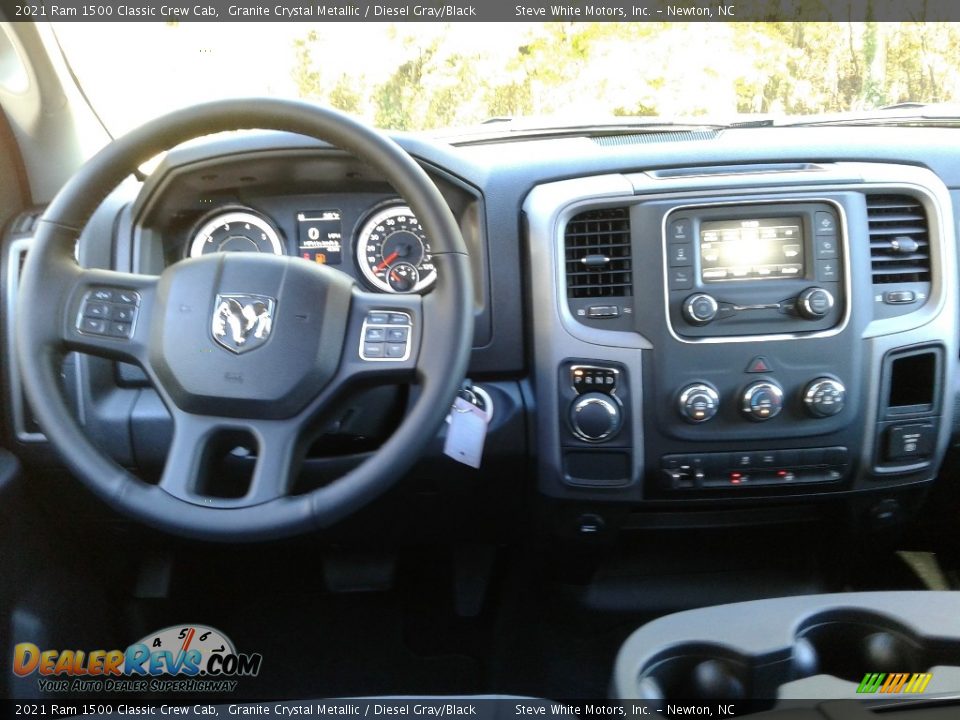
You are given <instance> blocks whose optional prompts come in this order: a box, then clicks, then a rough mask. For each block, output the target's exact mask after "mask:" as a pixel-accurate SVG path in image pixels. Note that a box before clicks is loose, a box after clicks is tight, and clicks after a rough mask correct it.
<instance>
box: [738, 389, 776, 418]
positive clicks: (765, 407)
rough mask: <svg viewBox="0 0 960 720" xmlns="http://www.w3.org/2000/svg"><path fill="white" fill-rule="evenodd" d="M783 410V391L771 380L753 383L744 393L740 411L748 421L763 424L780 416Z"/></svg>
mask: <svg viewBox="0 0 960 720" xmlns="http://www.w3.org/2000/svg"><path fill="white" fill-rule="evenodd" d="M782 409H783V390H781V389H780V386H779V385H777V384H776V383H773V382H770V381H769V380H761V381H760V382H755V383H751V384H750V385H748V386H747V389H746V390H744V391H743V397H742V399H741V402H740V410H741V412H743V414H744V415H746V416H747V419H748V420H754V421H756V422H763V421H764V420H770V419H771V418H775V417H776V416H777V415H779V414H780V411H781V410H782Z"/></svg>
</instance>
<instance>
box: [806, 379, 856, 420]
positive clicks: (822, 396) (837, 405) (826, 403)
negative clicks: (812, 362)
mask: <svg viewBox="0 0 960 720" xmlns="http://www.w3.org/2000/svg"><path fill="white" fill-rule="evenodd" d="M846 396H847V389H846V388H845V387H844V386H843V383H841V382H839V381H838V380H833V379H832V378H817V379H816V380H813V381H811V382H810V383H809V384H808V385H807V387H806V388H804V390H803V405H804V407H805V408H806V409H807V412H808V413H810V414H811V415H813V417H818V418H825V417H831V416H833V415H837V414H838V413H840V411H841V410H843V405H844V401H845V400H846Z"/></svg>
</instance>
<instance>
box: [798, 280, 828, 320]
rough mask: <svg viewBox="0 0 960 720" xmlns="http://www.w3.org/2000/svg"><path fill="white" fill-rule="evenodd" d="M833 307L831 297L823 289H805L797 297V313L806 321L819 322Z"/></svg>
mask: <svg viewBox="0 0 960 720" xmlns="http://www.w3.org/2000/svg"><path fill="white" fill-rule="evenodd" d="M832 307H833V295H831V294H830V292H829V291H827V290H824V289H823V288H818V287H812V288H807V289H806V290H804V291H803V292H802V293H800V294H799V295H798V296H797V311H798V312H799V313H800V315H802V316H803V317H805V318H806V319H807V320H820V319H821V318H824V317H826V316H827V313H828V312H830V308H832Z"/></svg>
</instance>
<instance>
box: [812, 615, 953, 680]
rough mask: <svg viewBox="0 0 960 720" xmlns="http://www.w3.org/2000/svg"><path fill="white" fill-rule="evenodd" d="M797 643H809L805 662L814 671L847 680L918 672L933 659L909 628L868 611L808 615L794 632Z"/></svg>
mask: <svg viewBox="0 0 960 720" xmlns="http://www.w3.org/2000/svg"><path fill="white" fill-rule="evenodd" d="M797 642H798V643H805V644H807V645H808V646H809V648H810V650H809V652H808V654H812V658H811V659H810V660H809V661H808V662H809V665H810V666H811V668H810V669H812V670H814V672H815V673H821V674H826V675H833V676H834V677H838V678H841V679H843V680H849V681H851V682H860V680H862V679H863V676H864V674H865V673H868V672H870V673H873V672H878V673H894V672H907V671H909V672H922V671H924V670H927V669H929V668H930V666H932V665H934V664H936V662H937V658H936V657H935V653H933V652H931V651H930V648H927V647H925V646H924V643H923V642H922V641H921V640H920V639H919V638H917V637H916V636H914V635H913V633H911V632H910V631H909V630H907V629H905V628H904V627H903V626H901V625H900V624H899V623H897V622H896V621H894V620H892V619H891V618H888V617H884V616H882V615H874V614H869V613H862V612H860V613H843V612H832V613H827V614H824V615H821V616H819V617H815V618H811V619H810V620H808V621H807V622H806V623H805V627H804V628H803V629H801V630H800V632H798V633H797ZM804 674H807V673H804ZM810 674H813V673H810Z"/></svg>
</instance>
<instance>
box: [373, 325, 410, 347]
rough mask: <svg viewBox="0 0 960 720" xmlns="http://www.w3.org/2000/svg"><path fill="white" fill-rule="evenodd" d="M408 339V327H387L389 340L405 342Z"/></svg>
mask: <svg viewBox="0 0 960 720" xmlns="http://www.w3.org/2000/svg"><path fill="white" fill-rule="evenodd" d="M368 332H369V331H368ZM406 341H407V328H405V327H392V328H387V342H392V343H405V342H406Z"/></svg>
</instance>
